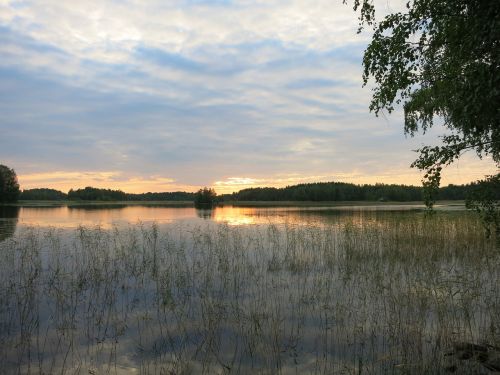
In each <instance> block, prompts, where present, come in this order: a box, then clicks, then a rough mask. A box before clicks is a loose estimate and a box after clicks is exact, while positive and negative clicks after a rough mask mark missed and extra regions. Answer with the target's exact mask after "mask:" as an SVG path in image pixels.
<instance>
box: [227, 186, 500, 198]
mask: <svg viewBox="0 0 500 375" xmlns="http://www.w3.org/2000/svg"><path fill="white" fill-rule="evenodd" d="M475 186H476V184H468V185H448V186H445V187H442V188H440V189H439V192H438V196H437V199H439V200H465V199H467V197H468V196H469V194H470V192H471V191H472V190H473V189H474V187H475ZM498 198H500V192H499V197H498ZM422 199H423V189H422V187H420V186H408V185H395V184H391V185H386V184H375V185H366V184H365V185H356V184H350V183H345V182H319V183H310V184H299V185H293V186H287V187H284V188H249V189H244V190H240V191H239V192H237V193H233V194H227V195H225V196H224V200H225V201H231V200H233V201H313V202H319V201H382V202H383V201H396V202H410V201H422Z"/></svg>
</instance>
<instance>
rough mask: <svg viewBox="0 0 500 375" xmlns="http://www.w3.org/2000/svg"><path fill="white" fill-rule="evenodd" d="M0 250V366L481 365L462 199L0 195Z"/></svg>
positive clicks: (153, 369)
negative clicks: (107, 201)
mask: <svg viewBox="0 0 500 375" xmlns="http://www.w3.org/2000/svg"><path fill="white" fill-rule="evenodd" d="M0 254H1V257H0V372H1V373H6V374H9V373H46V374H52V373H71V374H75V373H76V374H79V373H81V374H89V373H91V374H101V373H112V374H136V373H141V374H150V373H151V374H155V373H157V374H198V373H205V374H223V373H236V374H238V373H241V374H254V373H260V374H292V373H293V374H302V373H314V374H332V373H339V374H364V373H368V374H387V373H391V374H422V373H426V374H427V373H428V374H440V373H446V372H447V371H453V372H455V373H463V374H469V373H483V372H484V373H487V371H489V370H488V368H487V366H485V363H486V364H488V363H490V362H492V361H494V360H495V356H496V355H497V351H496V349H494V347H495V346H498V344H499V342H500V322H499V319H498V316H500V292H499V290H498V285H499V284H500V267H499V266H500V252H499V251H498V249H497V247H496V244H495V240H494V239H488V238H486V237H485V235H484V231H483V229H482V226H481V222H480V221H479V220H478V218H477V217H476V216H475V215H473V214H472V213H470V212H467V211H464V210H442V211H438V212H436V214H434V215H426V214H425V213H424V212H423V210H422V209H421V206H404V205H383V206H377V205H371V206H337V207H233V206H225V207H217V208H215V209H214V210H196V209H194V208H192V207H165V206H140V205H132V206H127V205H122V206H117V205H111V206H106V205H104V206H103V205H94V206H75V207H68V206H61V207H7V206H0ZM463 343H466V344H467V343H481V344H484V345H486V344H487V345H490V346H487V345H486V346H484V348H486V349H485V351H484V353H483V354H481V355H482V357H480V356H479V355H478V354H477V353H476V352H474V351H472V354H471V355H470V356H469V357H468V358H467V359H464V358H462V357H464V355H463V353H462V352H460V350H461V349H460V345H464V344H463ZM481 348H483V347H481ZM474 350H476V351H477V350H479V349H477V348H476V349H474ZM481 353H482V352H481ZM485 356H486V357H485ZM488 356H489V357H488ZM478 358H479V359H481V360H479V359H478Z"/></svg>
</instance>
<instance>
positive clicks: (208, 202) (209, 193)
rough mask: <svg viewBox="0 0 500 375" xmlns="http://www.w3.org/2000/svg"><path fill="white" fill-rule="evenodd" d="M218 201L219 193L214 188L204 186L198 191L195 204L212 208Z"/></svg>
mask: <svg viewBox="0 0 500 375" xmlns="http://www.w3.org/2000/svg"><path fill="white" fill-rule="evenodd" d="M215 203H217V193H216V192H215V190H214V189H210V188H207V187H204V188H203V189H200V190H198V191H197V192H196V194H195V196H194V205H195V207H199V208H210V207H212V206H213V205H214V204H215Z"/></svg>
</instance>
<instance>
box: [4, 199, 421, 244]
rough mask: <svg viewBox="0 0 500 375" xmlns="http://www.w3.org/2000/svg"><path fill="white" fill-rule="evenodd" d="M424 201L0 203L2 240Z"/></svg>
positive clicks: (315, 215)
mask: <svg viewBox="0 0 500 375" xmlns="http://www.w3.org/2000/svg"><path fill="white" fill-rule="evenodd" d="M422 208H423V206H422V205H406V206H405V205H391V206H387V205H381V206H376V205H375V206H338V207H233V206H224V207H217V208H214V209H212V210H198V209H195V208H193V207H166V206H126V205H123V206H120V205H109V206H106V205H99V206H97V205H94V206H91V205H89V206H74V207H68V206H62V207H14V206H0V240H2V239H5V238H7V237H9V236H12V235H13V234H14V233H15V231H16V228H23V227H31V226H35V227H39V228H48V227H51V228H62V229H75V228H77V227H79V226H82V225H83V226H100V227H101V228H103V229H110V228H112V227H117V226H118V227H119V226H123V225H127V224H137V223H144V224H151V223H156V224H158V225H160V226H161V225H165V224H172V223H190V224H201V223H203V222H207V221H209V222H214V223H226V224H228V225H231V226H233V225H252V224H261V225H266V224H271V223H272V224H285V223H286V224H296V225H300V224H307V225H329V224H334V223H338V222H339V221H342V220H344V219H345V218H347V217H349V218H357V219H359V220H363V219H364V220H374V219H375V218H376V217H378V216H379V217H384V216H387V214H384V213H387V212H392V213H401V212H404V211H415V210H418V211H420V210H422Z"/></svg>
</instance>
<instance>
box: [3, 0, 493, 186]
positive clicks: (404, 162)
mask: <svg viewBox="0 0 500 375" xmlns="http://www.w3.org/2000/svg"><path fill="white" fill-rule="evenodd" d="M400 6H401V3H400V2H399V1H390V0H389V1H387V0H383V1H380V2H378V3H377V12H378V14H379V16H380V15H383V14H386V13H388V12H392V11H395V10H397V9H399V7H400ZM357 29H358V20H357V15H356V13H355V12H353V10H352V5H349V4H348V5H344V4H342V1H341V0H337V1H336V0H315V1H310V0H293V1H285V0H277V1H272V0H255V1H250V0H241V1H236V0H235V1H231V0H213V1H208V0H178V1H167V0H153V1H142V0H141V1H139V0H129V1H118V0H113V1H102V0H99V1H97V0H95V1H94V0H87V1H71V2H70V1H59V0H37V1H10V0H0V164H4V165H7V166H9V167H11V168H14V169H15V171H16V173H17V175H18V178H19V182H20V184H21V188H22V189H29V188H35V187H49V188H55V189H59V190H63V191H68V190H69V189H70V188H82V187H85V186H95V187H106V188H113V189H121V190H124V191H126V192H136V193H138V192H147V191H178V190H184V191H195V190H197V189H199V188H200V187H202V186H210V187H214V188H215V189H216V191H217V192H219V193H227V192H232V191H237V190H240V189H242V188H247V187H254V186H286V185H292V184H296V183H305V182H317V181H343V182H353V183H375V182H381V183H404V184H414V185H418V184H419V183H420V179H421V174H420V173H419V171H418V170H415V169H411V168H410V164H411V162H412V161H413V160H414V159H415V158H416V156H417V154H416V153H415V152H414V151H413V150H415V149H417V148H419V147H421V146H422V145H423V144H432V143H436V139H437V136H438V135H439V134H442V133H443V130H442V129H439V127H436V128H435V129H432V130H431V131H430V132H429V133H428V134H426V135H418V136H415V137H413V138H412V137H408V136H405V134H404V132H403V116H402V111H401V110H400V109H397V110H396V111H395V112H393V113H391V114H387V113H383V114H382V115H380V116H379V117H376V116H375V115H374V114H373V113H370V112H369V110H368V106H369V102H370V98H371V94H372V92H371V88H370V85H368V87H362V86H363V85H362V57H363V51H364V49H365V48H366V46H367V44H368V43H369V40H370V34H369V32H363V33H361V34H358V33H357ZM493 171H494V164H493V163H492V162H491V161H490V160H488V159H486V160H482V161H480V160H479V159H478V158H477V157H475V156H474V155H466V156H465V157H463V158H462V159H461V160H460V161H459V162H458V163H456V164H454V165H452V166H450V167H448V168H447V169H446V170H445V172H444V174H443V183H444V184H448V183H467V182H470V181H473V180H477V179H478V178H481V177H482V176H484V175H485V174H488V173H493Z"/></svg>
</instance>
